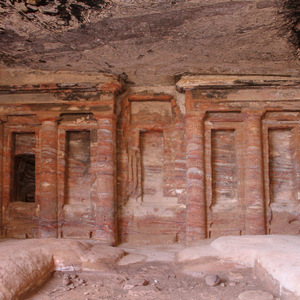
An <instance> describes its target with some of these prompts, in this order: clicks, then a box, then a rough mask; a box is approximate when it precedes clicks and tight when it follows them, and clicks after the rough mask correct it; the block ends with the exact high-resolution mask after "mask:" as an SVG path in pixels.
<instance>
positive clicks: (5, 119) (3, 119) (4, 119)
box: [0, 115, 7, 125]
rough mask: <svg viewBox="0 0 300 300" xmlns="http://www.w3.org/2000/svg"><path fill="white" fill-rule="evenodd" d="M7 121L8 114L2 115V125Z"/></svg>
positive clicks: (0, 123) (0, 121) (0, 120)
mask: <svg viewBox="0 0 300 300" xmlns="http://www.w3.org/2000/svg"><path fill="white" fill-rule="evenodd" d="M6 122H7V116H4V115H0V125H2V124H3V123H6Z"/></svg>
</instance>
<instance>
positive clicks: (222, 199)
mask: <svg viewBox="0 0 300 300" xmlns="http://www.w3.org/2000/svg"><path fill="white" fill-rule="evenodd" d="M211 143H212V204H213V205H215V204H219V205H222V206H225V207H226V206H227V205H228V204H229V203H235V202H237V201H238V192H237V165H236V142H235V130H212V133H211Z"/></svg>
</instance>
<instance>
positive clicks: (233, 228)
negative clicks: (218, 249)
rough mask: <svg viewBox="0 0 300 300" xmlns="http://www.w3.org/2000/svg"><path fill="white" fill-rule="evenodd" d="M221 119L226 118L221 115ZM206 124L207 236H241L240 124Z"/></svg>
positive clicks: (242, 219) (242, 226) (217, 121)
mask: <svg viewBox="0 0 300 300" xmlns="http://www.w3.org/2000/svg"><path fill="white" fill-rule="evenodd" d="M220 117H226V115H224V116H223V115H222V114H220V116H219V118H220ZM220 119H221V120H220V121H219V120H218V119H216V122H211V118H210V119H209V120H207V122H206V123H205V126H206V130H205V132H206V133H205V136H206V138H205V148H206V150H205V153H206V154H205V160H206V201H207V224H208V228H207V229H208V236H209V237H218V236H223V235H240V234H242V232H243V230H244V210H243V205H242V190H241V185H240V182H241V181H242V177H241V174H242V172H241V169H242V157H241V126H240V125H241V124H240V123H237V124H235V125H234V127H233V126H232V124H230V123H228V122H222V120H223V119H222V118H220Z"/></svg>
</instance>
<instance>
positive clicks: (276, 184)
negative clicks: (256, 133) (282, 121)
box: [268, 124, 300, 234]
mask: <svg viewBox="0 0 300 300" xmlns="http://www.w3.org/2000/svg"><path fill="white" fill-rule="evenodd" d="M296 131H297V125H295V124H294V125H293V126H292V127H290V128H269V130H268V146H269V147H268V148H269V153H268V158H269V166H268V167H269V174H268V175H269V202H270V203H269V205H270V212H271V214H270V220H269V232H270V233H273V234H299V230H300V226H299V220H298V210H299V208H298V207H299V203H298V197H297V195H298V187H297V177H298V176H297V173H298V170H297V168H298V164H299V161H298V159H297V151H298V149H297V148H298V145H297V138H296Z"/></svg>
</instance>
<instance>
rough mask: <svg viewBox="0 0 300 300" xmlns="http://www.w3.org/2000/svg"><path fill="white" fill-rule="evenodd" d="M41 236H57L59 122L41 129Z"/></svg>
mask: <svg viewBox="0 0 300 300" xmlns="http://www.w3.org/2000/svg"><path fill="white" fill-rule="evenodd" d="M40 163H41V168H40V187H39V188H40V214H39V216H40V227H39V236H40V237H57V122H56V121H55V120H44V121H43V122H42V126H41V130H40Z"/></svg>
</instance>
